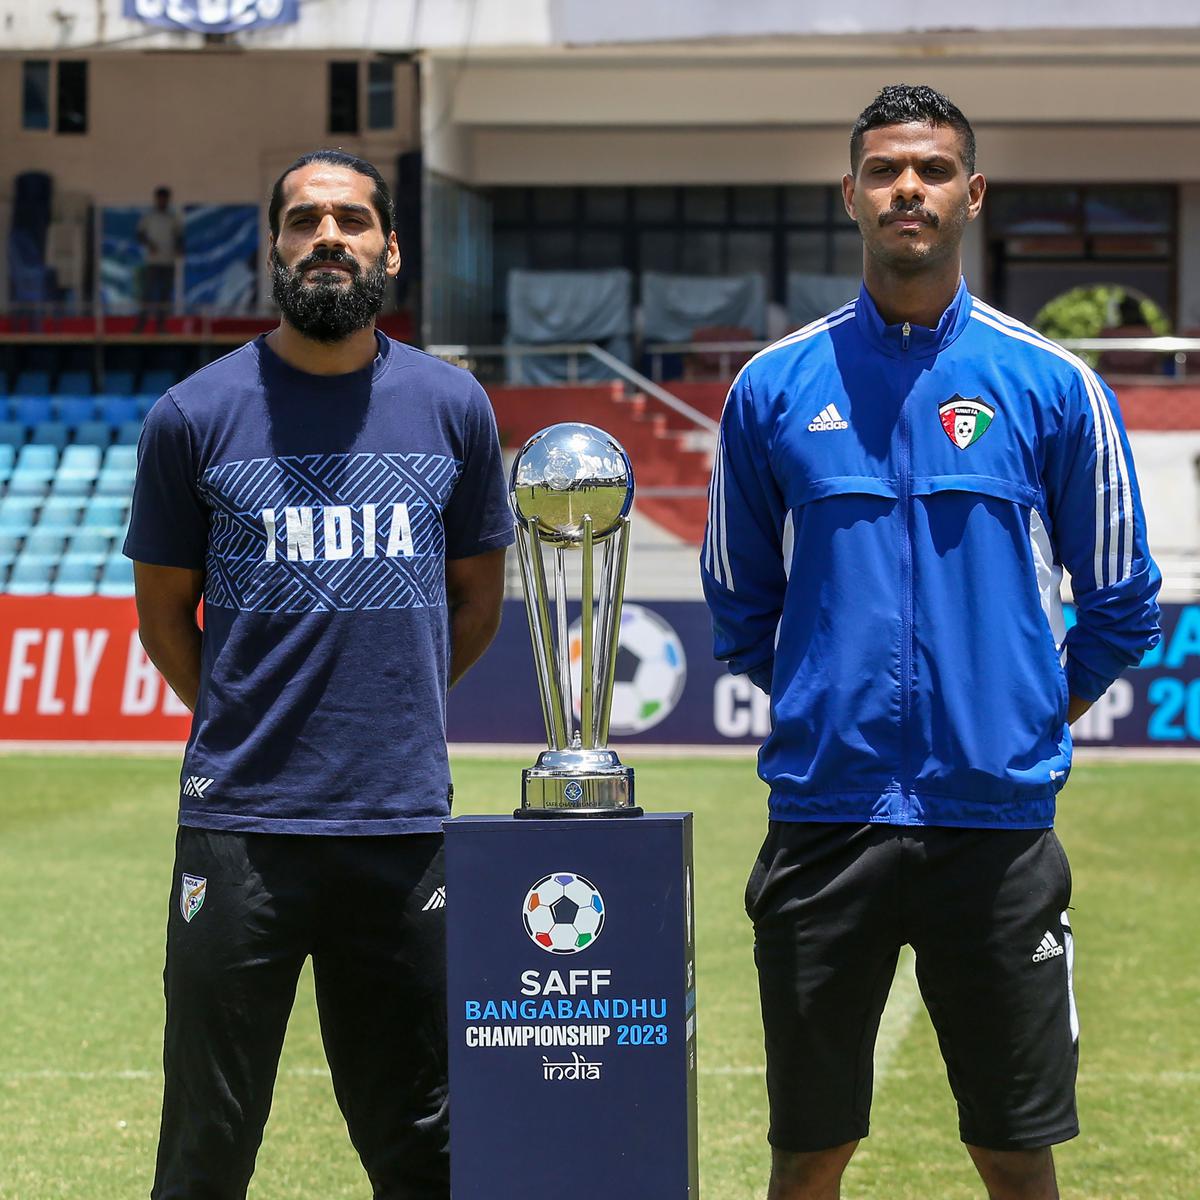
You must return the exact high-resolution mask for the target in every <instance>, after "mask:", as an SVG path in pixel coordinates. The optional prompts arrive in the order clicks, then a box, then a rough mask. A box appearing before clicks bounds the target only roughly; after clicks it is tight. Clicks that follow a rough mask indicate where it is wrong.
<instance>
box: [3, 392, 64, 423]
mask: <svg viewBox="0 0 1200 1200" xmlns="http://www.w3.org/2000/svg"><path fill="white" fill-rule="evenodd" d="M8 415H9V417H10V418H11V419H12V420H14V421H19V422H20V423H21V424H22V425H38V424H40V423H41V422H42V421H52V420H53V419H54V409H53V408H52V407H51V404H50V397H49V396H14V397H13V398H12V399H11V400H10V401H9V404H8Z"/></svg>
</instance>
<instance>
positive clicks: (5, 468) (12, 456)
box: [0, 441, 17, 484]
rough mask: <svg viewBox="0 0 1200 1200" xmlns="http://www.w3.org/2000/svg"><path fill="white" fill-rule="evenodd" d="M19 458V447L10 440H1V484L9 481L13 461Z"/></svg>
mask: <svg viewBox="0 0 1200 1200" xmlns="http://www.w3.org/2000/svg"><path fill="white" fill-rule="evenodd" d="M16 460H17V448H16V446H13V445H11V444H10V443H9V442H4V441H0V484H5V483H7V482H8V477H9V476H10V475H11V474H12V471H13V463H14V462H16Z"/></svg>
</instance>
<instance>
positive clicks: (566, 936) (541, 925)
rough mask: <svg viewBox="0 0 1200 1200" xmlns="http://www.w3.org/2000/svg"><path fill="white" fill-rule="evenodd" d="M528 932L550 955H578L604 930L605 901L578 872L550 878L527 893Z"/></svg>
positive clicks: (548, 876)
mask: <svg viewBox="0 0 1200 1200" xmlns="http://www.w3.org/2000/svg"><path fill="white" fill-rule="evenodd" d="M521 915H522V916H523V917H524V919H525V932H526V933H527V934H529V937H530V939H531V940H532V941H534V942H536V943H537V944H538V945H539V946H541V948H542V949H543V950H545V951H546V953H547V954H578V953H579V952H580V950H586V949H587V948H588V947H589V946H590V945H591V944H592V943H593V942H594V941H595V940H596V939H597V938H598V937H599V936H600V931H601V930H602V929H603V928H604V899H603V897H602V896H601V895H600V893H599V891H598V890H597V889H596V885H595V884H594V883H592V882H591V880H589V879H584V877H583V876H582V875H576V874H575V872H574V871H555V872H554V873H553V874H552V875H546V876H544V877H543V878H541V879H539V880H538V881H537V883H535V884H534V885H533V887H531V888H530V889H529V891H528V892H527V893H526V894H525V903H524V905H522V908H521Z"/></svg>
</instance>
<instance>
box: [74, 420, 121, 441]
mask: <svg viewBox="0 0 1200 1200" xmlns="http://www.w3.org/2000/svg"><path fill="white" fill-rule="evenodd" d="M112 440H113V427H112V426H111V425H110V424H109V423H108V422H107V421H84V422H83V424H82V425H77V426H76V427H75V444H76V445H85V446H109V445H111V444H112Z"/></svg>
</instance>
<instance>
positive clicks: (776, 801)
mask: <svg viewBox="0 0 1200 1200" xmlns="http://www.w3.org/2000/svg"><path fill="white" fill-rule="evenodd" d="M701 566H702V570H701V574H702V577H703V582H704V591H705V595H706V598H707V600H708V604H709V607H710V609H711V611H712V617H713V629H714V639H715V650H716V656H717V657H718V658H720V659H724V660H727V661H728V663H729V669H730V670H731V671H732V672H734V673H735V674H741V673H745V674H748V675H749V676H750V678H751V679H752V680H753V681H754V682H755V683H756V684H757V685H758V686H759V687H760V688H763V689H764V690H765V691H768V692H769V693H770V696H771V711H772V717H773V726H772V732H771V734H770V736H769V737H768V738H767V740H766V742H765V743H764V744H763V747H762V749H761V751H760V753H759V773H760V774H761V775H762V777H763V779H764V780H765V781H766V782H767V783H768V784H769V785H770V788H771V800H770V810H771V816H772V817H774V818H776V819H782V820H799V821H853V822H868V821H875V822H884V823H889V824H897V825H956V826H976V827H986V828H1048V827H1049V826H1051V825H1052V824H1053V822H1054V799H1055V795H1056V794H1057V792H1058V790H1059V789H1060V788H1061V787H1062V785H1063V783H1064V782H1065V781H1066V777H1067V772H1068V770H1069V769H1070V762H1071V735H1070V731H1069V729H1068V726H1067V724H1066V714H1067V699H1068V694H1073V695H1076V696H1080V697H1082V698H1085V699H1089V700H1094V699H1096V698H1097V697H1099V696H1100V695H1101V694H1102V693H1103V692H1104V691H1105V689H1106V688H1107V687H1108V685H1109V684H1110V683H1111V682H1112V681H1113V680H1114V679H1115V678H1116V677H1117V675H1119V674H1120V673H1121V671H1123V670H1124V669H1125V668H1127V667H1129V666H1131V665H1133V664H1135V663H1137V662H1138V661H1140V659H1141V657H1142V655H1143V654H1144V653H1145V651H1146V650H1147V649H1149V648H1150V647H1151V646H1153V645H1154V644H1155V642H1156V641H1157V639H1158V605H1157V603H1156V599H1155V597H1156V595H1157V592H1158V586H1159V582H1160V576H1159V572H1158V569H1157V567H1156V566H1155V564H1154V562H1153V561H1152V560H1151V558H1150V555H1149V552H1148V550H1147V546H1146V531H1145V520H1144V517H1143V514H1142V508H1141V502H1140V499H1139V496H1138V487H1137V481H1136V479H1135V478H1134V472H1133V460H1132V458H1131V456H1130V452H1129V445H1128V441H1127V440H1126V437H1125V433H1124V430H1123V428H1122V425H1121V418H1120V414H1119V412H1118V410H1117V404H1116V400H1115V398H1114V396H1113V394H1112V393H1111V392H1110V391H1109V389H1108V388H1107V387H1106V386H1105V385H1104V383H1102V382H1101V380H1100V379H1099V378H1098V377H1097V376H1096V374H1095V372H1093V371H1092V370H1091V369H1090V368H1088V367H1087V366H1086V365H1085V364H1084V363H1083V362H1081V361H1080V360H1079V359H1078V358H1076V357H1075V356H1073V355H1071V354H1069V353H1067V352H1066V351H1065V350H1063V349H1062V348H1061V347H1059V346H1057V345H1055V344H1053V343H1052V342H1049V341H1047V340H1046V339H1045V338H1043V337H1041V336H1040V335H1039V334H1037V333H1035V332H1034V331H1033V330H1031V329H1029V328H1027V327H1026V326H1024V325H1022V324H1020V323H1019V322H1017V321H1015V320H1013V319H1012V318H1011V317H1008V316H1005V315H1003V314H1002V313H999V312H997V311H996V310H995V309H993V308H989V307H988V306H987V305H986V304H983V303H982V302H981V301H979V300H977V299H975V298H974V297H972V296H971V295H970V294H969V293H968V292H967V290H966V286H965V284H960V285H959V289H958V293H957V295H956V296H955V298H954V302H953V303H952V304H951V305H950V307H949V308H948V309H947V310H946V313H945V315H944V316H943V318H942V320H941V322H940V323H939V325H938V327H937V328H936V329H926V328H922V327H920V326H915V325H914V326H909V325H885V324H884V322H883V320H882V318H881V317H880V315H879V312H878V310H877V309H876V308H875V305H874V303H873V302H872V300H871V298H870V296H869V295H868V294H867V291H866V289H865V288H863V289H862V291H861V292H860V293H859V296H858V299H857V300H855V301H853V302H851V303H850V304H848V305H846V306H845V307H843V308H840V309H838V310H837V311H835V312H833V313H830V314H829V316H827V317H825V318H823V319H821V320H819V321H815V322H813V324H811V325H809V326H807V327H806V328H804V329H801V330H799V331H798V332H796V333H794V334H792V335H791V336H790V337H786V338H784V339H783V340H782V341H780V342H777V343H775V345H773V346H770V347H768V348H767V349H766V350H764V351H762V352H761V353H760V354H758V355H756V356H755V358H754V359H752V360H751V361H750V362H749V363H748V364H747V365H746V367H745V368H744V369H743V370H742V372H741V374H740V375H739V376H738V377H737V379H736V380H735V381H734V384H733V387H732V388H731V389H730V393H729V398H728V400H727V401H726V404H725V411H724V414H723V416H722V418H721V435H720V442H719V445H718V449H717V456H716V461H715V465H714V470H713V478H712V484H711V487H710V492H709V519H708V529H707V533H706V537H705V543H704V548H703V553H702V564H701ZM1064 567H1065V568H1066V569H1067V570H1068V571H1069V572H1070V575H1071V581H1072V586H1073V590H1074V594H1075V601H1076V604H1077V606H1078V620H1077V623H1076V624H1075V625H1074V626H1073V627H1072V629H1071V631H1070V632H1069V633H1067V632H1066V630H1065V625H1064V621H1063V613H1062V606H1061V602H1060V600H1059V584H1060V581H1061V578H1062V572H1063V568H1064Z"/></svg>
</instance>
